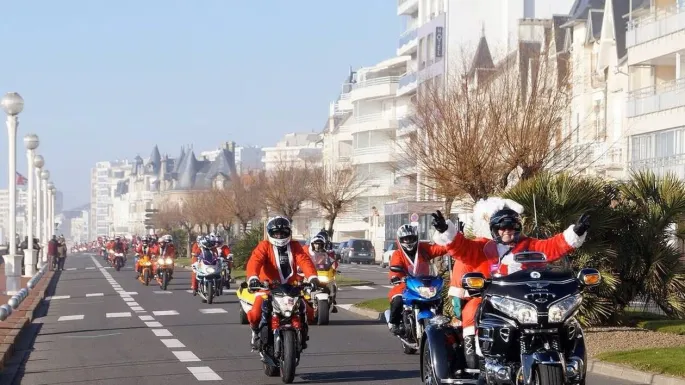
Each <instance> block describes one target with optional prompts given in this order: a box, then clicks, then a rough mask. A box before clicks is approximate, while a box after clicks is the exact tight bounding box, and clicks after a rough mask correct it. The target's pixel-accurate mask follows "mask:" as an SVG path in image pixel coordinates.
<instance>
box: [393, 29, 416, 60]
mask: <svg viewBox="0 0 685 385" xmlns="http://www.w3.org/2000/svg"><path fill="white" fill-rule="evenodd" d="M418 47H419V29H418V28H409V29H407V30H406V31H404V33H402V34H401V35H400V40H399V43H398V46H397V56H405V55H411V54H412V53H413V52H416V50H417V49H418Z"/></svg>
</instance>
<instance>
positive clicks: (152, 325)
mask: <svg viewBox="0 0 685 385" xmlns="http://www.w3.org/2000/svg"><path fill="white" fill-rule="evenodd" d="M145 326H147V327H149V328H161V327H162V324H161V323H159V322H157V321H153V322H145Z"/></svg>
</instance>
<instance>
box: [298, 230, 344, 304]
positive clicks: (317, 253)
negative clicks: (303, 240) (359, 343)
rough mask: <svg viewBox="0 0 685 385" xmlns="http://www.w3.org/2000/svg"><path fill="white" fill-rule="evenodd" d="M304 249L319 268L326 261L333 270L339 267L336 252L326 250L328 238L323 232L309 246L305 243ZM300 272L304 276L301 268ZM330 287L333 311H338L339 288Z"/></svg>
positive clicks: (313, 238) (310, 241)
mask: <svg viewBox="0 0 685 385" xmlns="http://www.w3.org/2000/svg"><path fill="white" fill-rule="evenodd" d="M302 249H303V250H304V252H305V253H307V255H309V257H310V258H311V259H312V262H313V263H314V267H316V268H317V270H318V265H320V264H324V263H330V264H331V267H332V268H333V270H336V269H337V267H338V266H337V261H336V260H335V254H331V252H330V251H329V250H326V238H325V237H324V236H323V235H322V234H321V233H319V234H317V235H315V236H314V237H312V239H311V240H309V246H307V245H305V246H303V247H302ZM298 273H299V274H300V276H303V274H302V270H301V269H299V270H298ZM329 288H330V296H331V300H332V302H333V308H332V309H331V313H337V312H338V309H337V308H336V307H335V305H337V301H336V296H337V294H338V293H337V291H338V290H337V287H336V286H334V285H331V286H329Z"/></svg>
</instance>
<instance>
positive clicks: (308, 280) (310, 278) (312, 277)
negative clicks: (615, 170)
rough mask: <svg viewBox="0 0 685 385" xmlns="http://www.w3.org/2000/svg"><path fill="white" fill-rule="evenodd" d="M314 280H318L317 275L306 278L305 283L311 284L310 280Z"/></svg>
mask: <svg viewBox="0 0 685 385" xmlns="http://www.w3.org/2000/svg"><path fill="white" fill-rule="evenodd" d="M314 278H316V279H318V278H319V276H318V275H312V276H311V277H308V278H307V282H308V283H312V279H314Z"/></svg>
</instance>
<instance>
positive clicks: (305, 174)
mask: <svg viewBox="0 0 685 385" xmlns="http://www.w3.org/2000/svg"><path fill="white" fill-rule="evenodd" d="M311 172H312V170H311V167H310V166H309V165H308V164H307V163H304V164H298V163H295V162H288V161H281V162H279V163H278V164H277V165H276V167H275V169H274V170H272V171H270V172H269V174H268V175H267V177H266V178H267V179H266V183H265V186H264V189H263V193H264V202H265V203H266V205H267V206H268V207H269V208H270V210H271V211H275V212H276V213H278V214H281V215H284V216H286V217H288V218H290V219H292V218H293V217H294V216H295V214H297V212H298V211H300V209H301V208H302V203H303V202H304V201H306V200H307V199H309V198H310V197H311V196H312V191H311V178H310V175H311Z"/></svg>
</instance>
